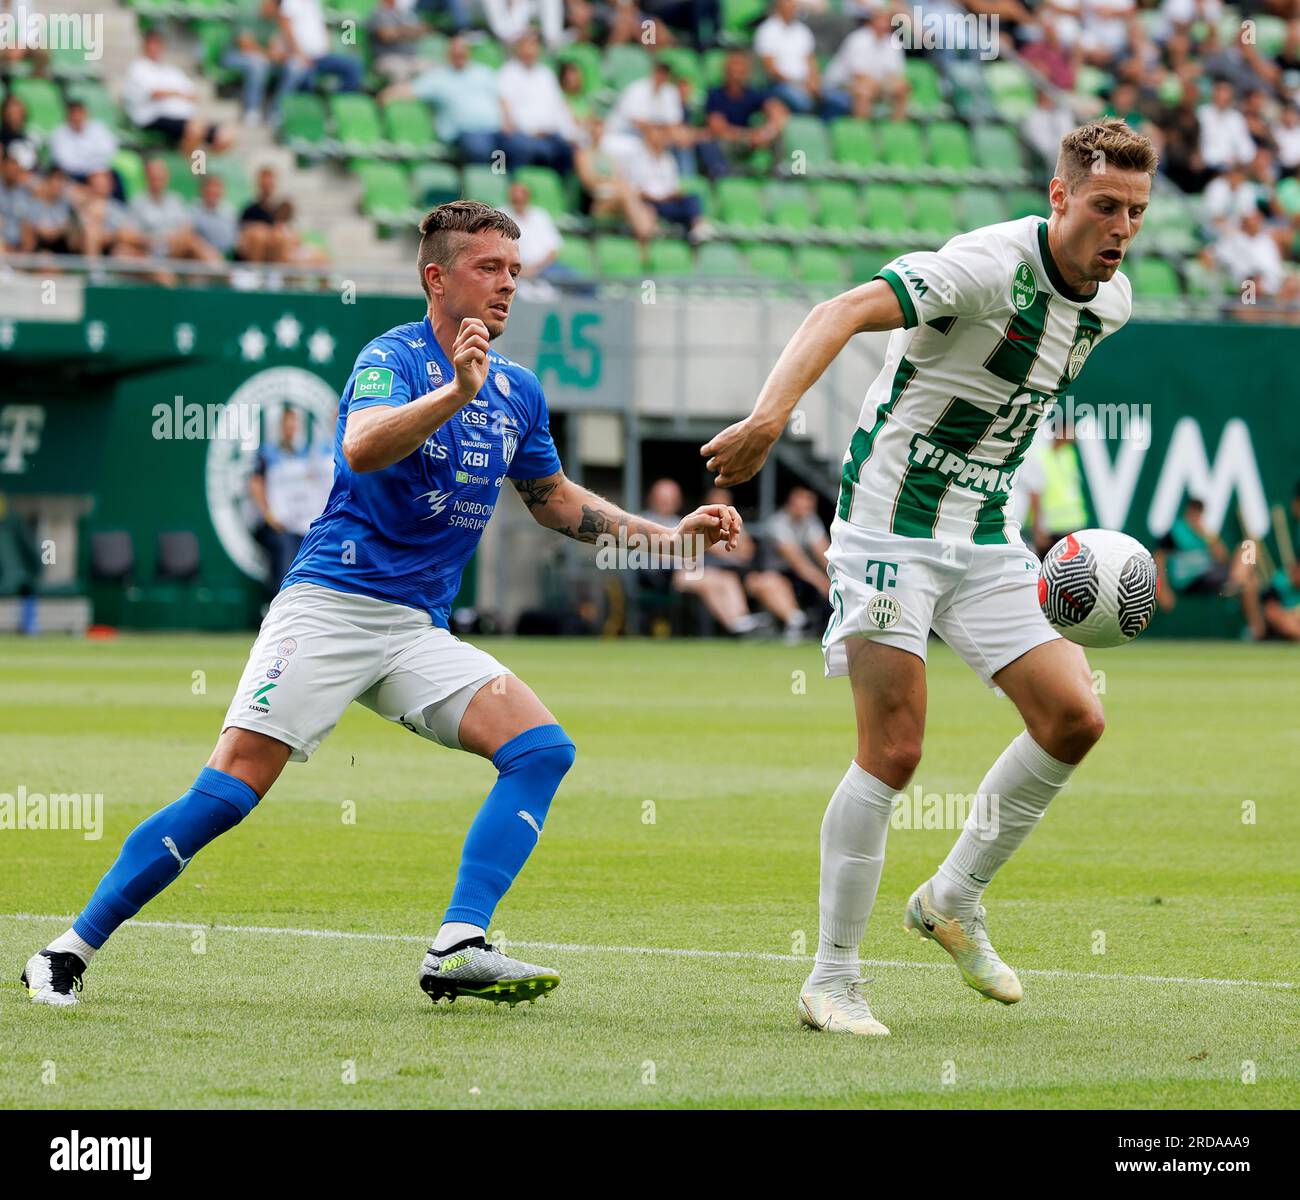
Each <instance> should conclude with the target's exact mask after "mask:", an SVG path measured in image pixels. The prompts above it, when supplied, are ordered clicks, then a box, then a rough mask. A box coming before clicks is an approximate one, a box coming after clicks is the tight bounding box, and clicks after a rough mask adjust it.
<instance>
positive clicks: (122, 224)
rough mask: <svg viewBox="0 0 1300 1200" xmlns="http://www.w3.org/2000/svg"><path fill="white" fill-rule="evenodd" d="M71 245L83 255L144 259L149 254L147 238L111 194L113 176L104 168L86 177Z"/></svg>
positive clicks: (125, 209) (127, 211)
mask: <svg viewBox="0 0 1300 1200" xmlns="http://www.w3.org/2000/svg"><path fill="white" fill-rule="evenodd" d="M74 246H75V248H76V251H77V253H78V254H84V255H85V256H86V257H87V258H101V257H103V256H105V255H111V256H112V257H114V258H145V257H147V256H148V254H149V250H150V244H149V238H148V237H147V236H145V234H144V232H143V230H141V229H140V227H139V225H138V224H137V223H136V221H135V219H134V218H133V217H132V216H131V213H130V210H129V209H128V208H127V206H126V205H125V204H123V203H122V201H121V200H119V199H118V198H117V197H116V196H114V194H113V176H112V174H111V173H110V172H108V171H95V172H94V173H93V174H92V175H91V176H90V178H89V180H87V183H86V188H85V191H84V192H83V194H82V197H81V199H80V201H79V202H78V203H77V227H76V230H75V234H74Z"/></svg>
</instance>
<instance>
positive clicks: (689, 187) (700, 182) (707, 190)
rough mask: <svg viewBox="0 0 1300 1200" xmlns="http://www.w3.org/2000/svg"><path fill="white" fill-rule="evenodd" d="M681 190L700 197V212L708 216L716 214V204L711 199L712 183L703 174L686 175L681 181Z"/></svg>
mask: <svg viewBox="0 0 1300 1200" xmlns="http://www.w3.org/2000/svg"><path fill="white" fill-rule="evenodd" d="M681 189H682V192H683V193H684V194H685V195H687V196H698V197H699V198H700V212H701V213H703V214H704V216H706V217H709V218H715V217H716V216H717V209H718V206H717V204H716V203H715V201H714V199H713V184H712V183H710V182H709V181H708V180H707V179H706V178H705V177H704V176H703V175H686V176H684V177H683V178H682V181H681Z"/></svg>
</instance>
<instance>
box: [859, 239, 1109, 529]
mask: <svg viewBox="0 0 1300 1200" xmlns="http://www.w3.org/2000/svg"><path fill="white" fill-rule="evenodd" d="M875 278H877V279H884V280H885V281H886V282H887V283H888V284H889V285H890V287H892V288H893V289H894V292H895V294H896V295H897V296H898V302H899V304H900V305H901V306H902V309H903V317H904V320H905V322H906V324H905V326H904V328H902V329H899V330H895V332H894V333H893V335H892V336H891V337H890V339H889V349H888V352H887V354H886V356H885V364H884V366H883V367H882V368H881V371H880V374H879V375H877V376H876V379H875V381H874V382H873V383H872V385H871V387H870V389H869V390H868V392H867V396H866V400H865V401H864V402H863V405H862V414H861V416H860V417H859V418H858V426H859V427H858V429H857V431H856V432H855V433H854V435H853V440H852V442H851V443H850V445H849V449H848V453H847V454H846V455H845V459H844V472H843V484H842V487H841V489H840V503H839V515H840V517H841V518H842V519H843V520H845V521H849V522H851V523H853V524H854V525H861V526H864V527H866V528H868V529H879V530H885V531H888V532H890V533H896V534H900V535H902V536H906V537H923V538H944V539H948V540H961V541H974V542H977V543H985V544H987V543H1006V542H1011V541H1015V540H1017V537H1018V528H1019V527H1018V525H1017V524H1016V522H1014V521H1012V520H1011V519H1009V518H1008V517H1007V515H1006V506H1007V501H1008V499H1009V498H1010V495H1011V488H1012V484H1013V482H1014V479H1015V474H1016V470H1017V468H1019V466H1020V464H1021V462H1022V461H1023V459H1024V457H1025V453H1026V451H1027V450H1028V449H1029V446H1030V444H1031V442H1032V441H1033V437H1034V432H1035V430H1036V429H1037V428H1038V425H1039V422H1040V421H1041V420H1042V419H1043V416H1044V414H1045V413H1046V412H1047V410H1048V409H1049V408H1050V407H1051V405H1052V403H1053V402H1054V401H1055V400H1056V399H1057V397H1059V396H1062V395H1064V394H1065V392H1066V391H1067V390H1068V389H1069V386H1070V383H1071V381H1072V380H1073V379H1074V378H1075V377H1076V376H1077V375H1078V374H1079V370H1080V368H1082V366H1083V364H1084V362H1085V361H1086V359H1087V357H1088V354H1089V353H1090V352H1091V351H1092V350H1093V348H1094V347H1095V346H1096V345H1097V343H1098V342H1099V341H1101V339H1102V338H1104V337H1106V336H1108V335H1109V334H1112V333H1114V332H1115V331H1116V330H1117V329H1119V328H1121V327H1122V326H1123V324H1124V322H1125V321H1127V320H1128V318H1129V312H1130V308H1131V300H1132V292H1131V289H1130V286H1129V281H1128V279H1127V278H1125V277H1124V276H1123V275H1122V274H1119V273H1117V274H1116V275H1115V276H1114V278H1113V279H1111V280H1109V281H1108V282H1106V283H1099V284H1098V285H1097V289H1096V291H1095V292H1094V293H1093V294H1092V295H1091V296H1083V295H1080V294H1079V293H1077V292H1074V291H1071V290H1070V288H1069V287H1068V286H1067V285H1066V283H1065V280H1064V279H1063V278H1062V277H1061V272H1060V271H1059V269H1058V268H1057V266H1056V263H1055V262H1053V261H1052V256H1051V253H1050V251H1049V250H1048V245H1047V223H1046V221H1044V220H1043V219H1042V218H1041V217H1025V218H1024V219H1023V220H1019V221H1007V222H1005V223H1003V224H1001V225H988V226H986V227H985V228H983V229H976V230H974V231H973V232H972V233H965V234H962V235H960V236H959V237H955V238H953V239H952V240H951V241H950V242H948V243H947V245H945V246H944V247H943V248H942V249H941V250H937V251H919V252H917V253H915V254H904V255H902V256H901V257H899V258H896V259H894V260H893V262H891V263H888V264H887V265H886V266H884V267H882V268H881V270H880V272H879V273H878V274H877V275H876V276H875Z"/></svg>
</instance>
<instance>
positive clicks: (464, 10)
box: [401, 0, 474, 33]
mask: <svg viewBox="0 0 1300 1200" xmlns="http://www.w3.org/2000/svg"><path fill="white" fill-rule="evenodd" d="M401 6H402V7H403V8H411V7H414V8H415V10H416V11H417V12H420V13H423V14H424V16H425V17H426V18H427V19H428V20H429V21H431V22H433V24H435V25H436V26H437V27H438V28H439V29H446V30H450V32H452V33H463V32H464V31H465V30H466V29H468V28H469V27H470V26H471V25H473V24H474V12H473V9H472V6H471V4H470V0H401Z"/></svg>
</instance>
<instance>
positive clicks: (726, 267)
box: [695, 242, 746, 279]
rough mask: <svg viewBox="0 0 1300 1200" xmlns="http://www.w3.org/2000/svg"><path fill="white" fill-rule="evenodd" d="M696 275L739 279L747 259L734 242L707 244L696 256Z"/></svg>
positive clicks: (744, 272)
mask: <svg viewBox="0 0 1300 1200" xmlns="http://www.w3.org/2000/svg"><path fill="white" fill-rule="evenodd" d="M695 273H696V274H697V275H704V276H708V277H711V278H715V279H739V278H741V277H743V276H744V275H745V274H746V270H745V259H744V256H743V255H742V254H741V253H740V249H739V247H737V245H736V244H735V243H734V242H705V243H704V245H703V246H701V247H700V248H699V250H698V252H697V253H696V255H695Z"/></svg>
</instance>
